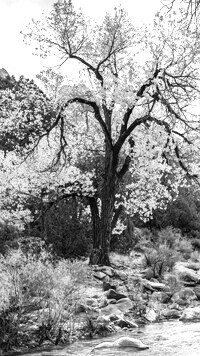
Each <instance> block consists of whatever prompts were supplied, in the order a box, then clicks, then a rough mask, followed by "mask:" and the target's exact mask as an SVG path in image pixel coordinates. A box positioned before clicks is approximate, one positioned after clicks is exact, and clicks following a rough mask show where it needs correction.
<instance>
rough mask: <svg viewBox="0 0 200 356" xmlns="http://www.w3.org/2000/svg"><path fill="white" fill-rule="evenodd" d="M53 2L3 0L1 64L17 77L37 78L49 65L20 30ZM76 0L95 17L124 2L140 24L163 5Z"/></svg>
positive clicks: (149, 0)
mask: <svg viewBox="0 0 200 356" xmlns="http://www.w3.org/2000/svg"><path fill="white" fill-rule="evenodd" d="M54 2H56V0H0V68H5V69H6V70H7V71H8V72H9V74H10V75H12V74H13V75H15V76H16V77H18V76H19V75H22V74H23V75H24V76H25V77H27V78H33V79H34V78H35V75H36V74H37V73H39V72H40V70H42V69H43V66H48V62H49V59H48V58H47V60H42V59H41V58H39V57H36V56H34V55H32V52H33V50H32V49H31V47H30V46H27V45H25V44H24V43H23V36H22V35H21V34H20V31H21V30H23V29H24V28H25V26H26V25H27V24H28V23H29V22H30V20H31V18H38V17H39V16H40V15H41V13H42V10H43V9H48V8H51V5H52V4H53V3H54ZM73 3H74V4H75V5H77V6H78V7H81V8H82V10H83V12H85V13H86V14H87V15H88V16H91V17H94V18H95V20H96V21H98V20H99V19H100V18H101V17H103V15H104V14H105V12H106V11H109V10H110V9H112V8H113V7H115V6H117V5H119V4H121V5H122V6H123V7H124V8H125V9H126V10H127V11H128V13H129V16H130V18H131V19H132V21H133V22H135V23H137V24H138V23H140V22H144V23H147V22H150V21H152V20H153V17H154V14H155V13H156V12H157V11H158V10H159V9H160V7H161V0H100V1H95V0H73Z"/></svg>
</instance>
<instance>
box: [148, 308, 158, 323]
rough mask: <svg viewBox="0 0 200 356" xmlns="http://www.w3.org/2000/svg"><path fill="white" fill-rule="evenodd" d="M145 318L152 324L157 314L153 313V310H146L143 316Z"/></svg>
mask: <svg viewBox="0 0 200 356" xmlns="http://www.w3.org/2000/svg"><path fill="white" fill-rule="evenodd" d="M145 318H146V319H147V320H148V321H150V322H151V323H153V322H154V321H156V319H157V314H156V312H155V310H154V309H148V310H147V312H146V314H145Z"/></svg>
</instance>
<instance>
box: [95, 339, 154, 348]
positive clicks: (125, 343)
mask: <svg viewBox="0 0 200 356" xmlns="http://www.w3.org/2000/svg"><path fill="white" fill-rule="evenodd" d="M104 348H112V349H113V348H121V349H124V348H133V349H140V350H146V349H148V348H149V347H148V346H147V345H145V344H143V342H142V341H140V340H138V339H133V338H132V337H128V336H122V337H120V338H119V339H117V340H115V341H113V342H111V341H110V342H109V341H107V342H102V343H101V344H98V345H97V346H95V347H94V348H93V350H98V349H104ZM93 350H92V351H93Z"/></svg>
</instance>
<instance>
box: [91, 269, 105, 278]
mask: <svg viewBox="0 0 200 356" xmlns="http://www.w3.org/2000/svg"><path fill="white" fill-rule="evenodd" d="M93 276H94V278H97V279H100V280H103V279H104V278H106V277H107V276H106V274H105V273H103V272H100V271H97V272H94V274H93Z"/></svg>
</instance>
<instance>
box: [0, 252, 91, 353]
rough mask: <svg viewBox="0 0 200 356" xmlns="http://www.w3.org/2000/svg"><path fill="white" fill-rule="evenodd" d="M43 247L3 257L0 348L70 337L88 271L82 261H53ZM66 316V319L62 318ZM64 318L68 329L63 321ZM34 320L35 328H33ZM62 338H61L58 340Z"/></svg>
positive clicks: (55, 341) (11, 253)
mask: <svg viewBox="0 0 200 356" xmlns="http://www.w3.org/2000/svg"><path fill="white" fill-rule="evenodd" d="M51 260H52V256H51V255H50V254H49V253H47V252H46V251H45V250H44V249H42V250H41V252H40V253H39V254H38V252H37V253H36V254H32V253H30V252H29V253H27V252H26V253H24V252H23V251H22V250H21V249H18V250H14V251H10V253H9V254H8V255H7V256H6V257H1V260H0V265H1V293H0V295H1V300H0V324H1V329H0V336H1V337H0V340H1V341H0V347H1V348H2V349H3V350H5V351H7V350H9V349H10V348H12V347H13V346H19V345H25V344H29V343H30V341H31V340H32V342H34V343H35V345H37V344H38V343H39V344H40V343H42V342H43V341H44V340H45V339H48V340H49V341H51V342H53V343H58V342H60V341H61V340H63V341H66V340H67V339H68V338H69V337H70V333H71V331H72V330H70V323H71V318H73V315H74V313H75V312H76V304H77V302H78V301H79V299H80V298H81V295H82V293H83V289H84V287H83V285H86V284H87V283H86V280H87V278H88V277H89V270H88V267H86V265H84V264H83V263H82V262H76V261H74V262H69V261H64V260H60V261H59V262H57V263H52V262H51ZM63 318H64V319H63ZM63 320H64V321H65V328H64V322H63ZM32 322H34V323H35V324H36V325H37V328H36V329H33V330H32V328H31V324H32ZM58 338H59V339H58Z"/></svg>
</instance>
